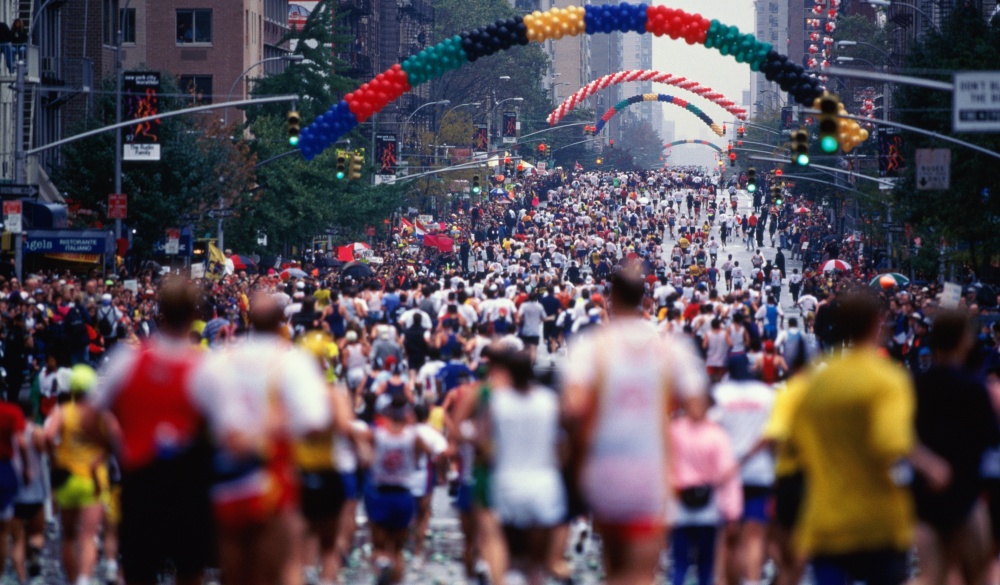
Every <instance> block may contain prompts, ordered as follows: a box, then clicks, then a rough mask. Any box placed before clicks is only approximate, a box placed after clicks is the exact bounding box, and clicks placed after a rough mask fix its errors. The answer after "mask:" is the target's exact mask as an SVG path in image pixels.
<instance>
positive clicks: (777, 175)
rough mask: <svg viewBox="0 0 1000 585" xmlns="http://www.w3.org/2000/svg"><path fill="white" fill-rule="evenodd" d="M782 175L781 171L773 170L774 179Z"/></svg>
mask: <svg viewBox="0 0 1000 585" xmlns="http://www.w3.org/2000/svg"><path fill="white" fill-rule="evenodd" d="M783 174H784V173H783V172H782V171H781V169H775V170H774V176H776V177H780V176H781V175H783Z"/></svg>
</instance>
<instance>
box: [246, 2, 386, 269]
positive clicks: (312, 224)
mask: <svg viewBox="0 0 1000 585" xmlns="http://www.w3.org/2000/svg"><path fill="white" fill-rule="evenodd" d="M345 18H348V16H347V15H341V16H339V17H338V20H337V31H338V32H337V34H334V33H333V32H332V22H333V2H332V0H322V1H321V2H320V3H319V4H317V6H316V8H315V9H314V10H313V11H312V12H311V13H310V15H309V19H308V20H307V21H306V23H305V25H304V26H303V28H302V30H299V31H293V32H291V33H289V35H288V36H287V37H286V39H285V40H286V41H288V42H289V43H291V44H293V45H294V46H295V49H294V54H299V55H302V56H303V57H305V60H304V61H303V62H302V63H299V64H295V65H292V66H290V67H288V68H287V69H286V70H285V71H284V72H282V73H280V74H278V75H273V76H270V77H265V78H263V79H261V80H259V81H257V82H256V83H255V84H254V87H253V93H254V95H259V96H260V95H276V94H278V95H280V94H298V95H299V102H298V109H299V113H300V114H301V116H302V122H303V124H307V123H309V122H310V121H311V120H312V119H314V118H315V117H316V116H318V115H320V114H321V113H323V112H325V111H326V110H327V109H328V108H329V107H330V106H331V105H332V104H334V103H336V102H337V101H339V100H340V99H341V97H342V95H343V93H344V92H346V91H349V90H350V89H353V88H354V87H355V86H356V85H357V82H356V81H355V80H353V79H350V78H348V77H345V76H343V75H339V74H335V73H332V72H333V71H342V70H346V68H347V67H348V65H347V63H345V62H343V61H342V60H340V59H338V58H335V56H334V55H333V49H332V47H334V46H344V45H345V44H347V43H348V42H349V39H348V38H347V37H346V36H345V35H343V34H342V31H343V30H344V26H343V22H344V19H345ZM287 109H288V106H287V105H283V104H278V105H274V106H260V107H254V108H250V109H248V110H247V123H248V127H249V130H250V132H251V133H252V134H253V136H254V140H253V141H252V143H251V145H252V148H253V152H254V153H255V154H256V156H257V160H259V161H267V160H269V159H271V158H272V157H276V156H280V155H282V154H285V153H288V152H293V153H294V149H293V148H292V147H290V146H289V145H288V142H287V139H286V131H285V130H286V129H285V113H286V111H287ZM367 144H368V137H365V136H362V134H361V132H360V131H359V130H357V129H355V130H354V131H353V132H351V133H349V134H348V135H347V136H345V137H344V138H342V139H341V141H340V142H339V143H338V144H337V145H335V147H333V148H330V149H327V150H326V151H325V152H324V153H323V154H321V155H320V156H317V157H316V158H315V159H313V160H312V161H309V162H307V161H305V160H303V159H302V157H301V156H300V155H299V154H297V153H294V154H292V155H289V156H287V157H284V158H280V159H276V160H274V161H273V162H269V163H267V164H265V165H263V166H261V167H259V168H258V169H257V185H256V188H255V189H254V191H253V195H252V197H248V198H246V199H244V200H242V201H241V205H239V206H238V207H237V208H236V210H235V213H236V215H237V217H238V221H233V222H231V223H232V224H234V225H233V226H232V227H228V231H227V237H226V240H227V242H231V243H232V245H233V247H234V248H238V249H240V250H242V251H253V250H261V251H263V250H265V248H262V247H261V246H258V244H257V232H258V230H264V231H265V232H266V233H267V235H268V239H267V240H268V245H267V247H266V250H268V251H272V252H284V251H285V250H286V249H287V248H288V247H289V246H292V245H296V244H301V243H303V242H308V241H310V240H311V239H312V237H313V236H316V235H322V234H323V233H324V232H325V231H326V229H327V228H329V227H331V226H333V225H336V226H340V227H343V228H347V233H346V234H345V236H346V237H356V236H360V235H361V234H362V233H363V229H364V227H365V225H366V224H371V223H376V224H377V223H378V222H379V221H380V220H381V219H382V218H388V217H389V215H390V214H391V213H392V212H393V211H395V210H396V208H397V207H398V206H399V205H400V203H401V202H402V188H400V187H393V186H389V185H379V186H372V185H370V184H368V182H367V180H364V179H363V180H361V181H348V180H337V179H336V177H335V176H334V173H333V171H332V169H333V168H334V167H335V165H336V157H337V155H336V150H337V149H343V150H345V151H347V150H350V151H357V152H362V153H363V152H364V150H365V149H364V145H367ZM368 154H370V153H368ZM365 156H366V158H367V154H365ZM369 160H370V159H369ZM373 170H374V169H373V168H371V167H368V168H366V169H365V176H368V175H369V174H370V173H371V172H372V171H373Z"/></svg>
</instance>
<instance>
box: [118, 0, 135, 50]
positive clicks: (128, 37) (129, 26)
mask: <svg viewBox="0 0 1000 585" xmlns="http://www.w3.org/2000/svg"><path fill="white" fill-rule="evenodd" d="M118 18H119V19H120V22H121V23H122V24H123V25H124V26H122V42H123V43H126V44H128V43H131V44H133V45H134V44H135V8H126V9H124V10H121V11H120V12H119V14H118Z"/></svg>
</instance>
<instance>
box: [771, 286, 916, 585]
mask: <svg viewBox="0 0 1000 585" xmlns="http://www.w3.org/2000/svg"><path fill="white" fill-rule="evenodd" d="M837 320H838V321H839V322H840V323H841V324H842V326H843V328H844V330H845V331H844V332H845V334H846V335H845V337H846V341H847V342H848V343H849V345H850V347H849V349H845V350H844V352H843V354H842V355H840V356H836V357H832V358H831V359H830V360H829V362H828V364H827V367H826V368H824V369H822V370H820V371H817V372H815V373H814V374H813V375H812V376H810V378H809V382H808V388H807V389H806V390H805V395H804V396H803V397H802V401H801V403H800V405H799V407H798V409H796V410H795V415H794V417H793V422H792V425H791V429H790V433H789V437H790V440H791V444H792V447H793V448H794V449H795V450H796V453H797V455H798V458H799V462H800V463H801V466H802V470H803V472H804V474H805V477H806V489H805V499H804V501H803V504H802V510H801V515H800V517H799V520H798V524H797V526H796V533H795V540H796V544H797V545H798V547H799V550H800V551H801V553H802V554H803V555H804V556H806V557H807V558H809V559H810V560H811V561H812V565H813V573H814V575H815V580H816V583H817V585H845V584H846V583H848V582H850V581H864V582H866V583H868V584H869V585H899V584H900V583H903V582H904V581H905V580H906V579H907V578H908V577H909V566H908V562H907V553H908V551H909V550H910V547H911V546H912V542H913V533H914V516H913V502H912V498H911V495H910V492H909V488H908V478H909V473H908V464H907V461H906V460H907V458H908V457H909V456H910V455H911V453H912V452H913V451H914V447H915V440H914V427H913V416H914V403H915V399H914V391H913V384H912V382H911V380H910V377H909V374H908V373H907V372H906V371H905V370H904V369H902V368H901V367H899V366H898V365H896V364H894V363H892V362H891V361H889V360H888V359H886V358H884V357H883V356H882V355H881V353H880V351H879V334H880V331H881V304H880V302H879V299H878V298H877V297H875V296H874V295H873V294H871V293H867V292H857V293H852V294H850V295H848V296H847V297H845V298H844V300H843V301H842V302H841V304H840V307H839V309H838V314H837ZM914 462H915V463H916V461H914Z"/></svg>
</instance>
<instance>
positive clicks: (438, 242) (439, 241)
mask: <svg viewBox="0 0 1000 585" xmlns="http://www.w3.org/2000/svg"><path fill="white" fill-rule="evenodd" d="M424 245H425V246H431V247H434V248H437V249H438V252H442V253H448V252H451V251H452V250H454V248H455V241H454V240H452V239H451V238H449V237H448V236H436V235H432V234H426V235H425V236H424Z"/></svg>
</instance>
